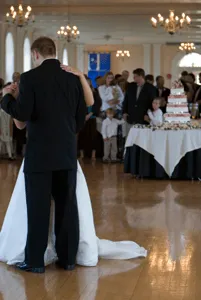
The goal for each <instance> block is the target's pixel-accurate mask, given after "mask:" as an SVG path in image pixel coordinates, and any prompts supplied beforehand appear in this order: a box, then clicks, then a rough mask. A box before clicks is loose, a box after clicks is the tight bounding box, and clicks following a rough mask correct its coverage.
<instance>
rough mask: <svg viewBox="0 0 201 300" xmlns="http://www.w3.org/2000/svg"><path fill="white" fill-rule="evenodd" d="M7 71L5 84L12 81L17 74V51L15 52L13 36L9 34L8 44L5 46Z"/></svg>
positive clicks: (7, 37) (7, 36)
mask: <svg viewBox="0 0 201 300" xmlns="http://www.w3.org/2000/svg"><path fill="white" fill-rule="evenodd" d="M5 53H6V55H5V70H6V74H5V75H6V78H5V82H6V83H7V82H9V81H12V76H13V73H14V72H15V51H14V42H13V35H12V33H11V32H9V33H8V34H7V35H6V44H5Z"/></svg>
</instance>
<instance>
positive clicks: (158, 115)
mask: <svg viewBox="0 0 201 300" xmlns="http://www.w3.org/2000/svg"><path fill="white" fill-rule="evenodd" d="M160 105H161V98H155V99H154V100H153V102H152V105H151V108H150V109H149V110H148V112H147V114H148V117H147V116H145V120H146V121H147V122H149V123H150V125H155V126H157V125H160V124H162V123H163V113H162V110H161V109H160Z"/></svg>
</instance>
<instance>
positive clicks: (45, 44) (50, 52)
mask: <svg viewBox="0 0 201 300" xmlns="http://www.w3.org/2000/svg"><path fill="white" fill-rule="evenodd" d="M34 50H35V51H38V52H39V53H40V54H41V55H42V56H43V57H48V56H56V45H55V43H54V41H53V40H52V39H50V38H49V37H46V36H42V37H40V38H38V39H37V40H35V41H34V42H33V44H32V46H31V51H34Z"/></svg>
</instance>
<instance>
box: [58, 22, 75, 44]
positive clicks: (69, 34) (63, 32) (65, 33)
mask: <svg viewBox="0 0 201 300" xmlns="http://www.w3.org/2000/svg"><path fill="white" fill-rule="evenodd" d="M57 36H58V38H60V39H66V40H67V42H68V43H70V42H71V41H72V40H76V39H78V38H79V37H80V32H79V30H78V28H77V26H73V27H72V28H71V26H70V25H67V26H66V27H64V26H62V27H61V28H60V30H59V31H57Z"/></svg>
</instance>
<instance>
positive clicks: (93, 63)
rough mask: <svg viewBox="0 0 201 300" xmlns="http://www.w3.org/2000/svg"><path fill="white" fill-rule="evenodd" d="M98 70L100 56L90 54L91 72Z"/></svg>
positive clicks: (89, 68)
mask: <svg viewBox="0 0 201 300" xmlns="http://www.w3.org/2000/svg"><path fill="white" fill-rule="evenodd" d="M97 68H98V54H97V53H90V54H89V67H88V70H89V71H95V70H97Z"/></svg>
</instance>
